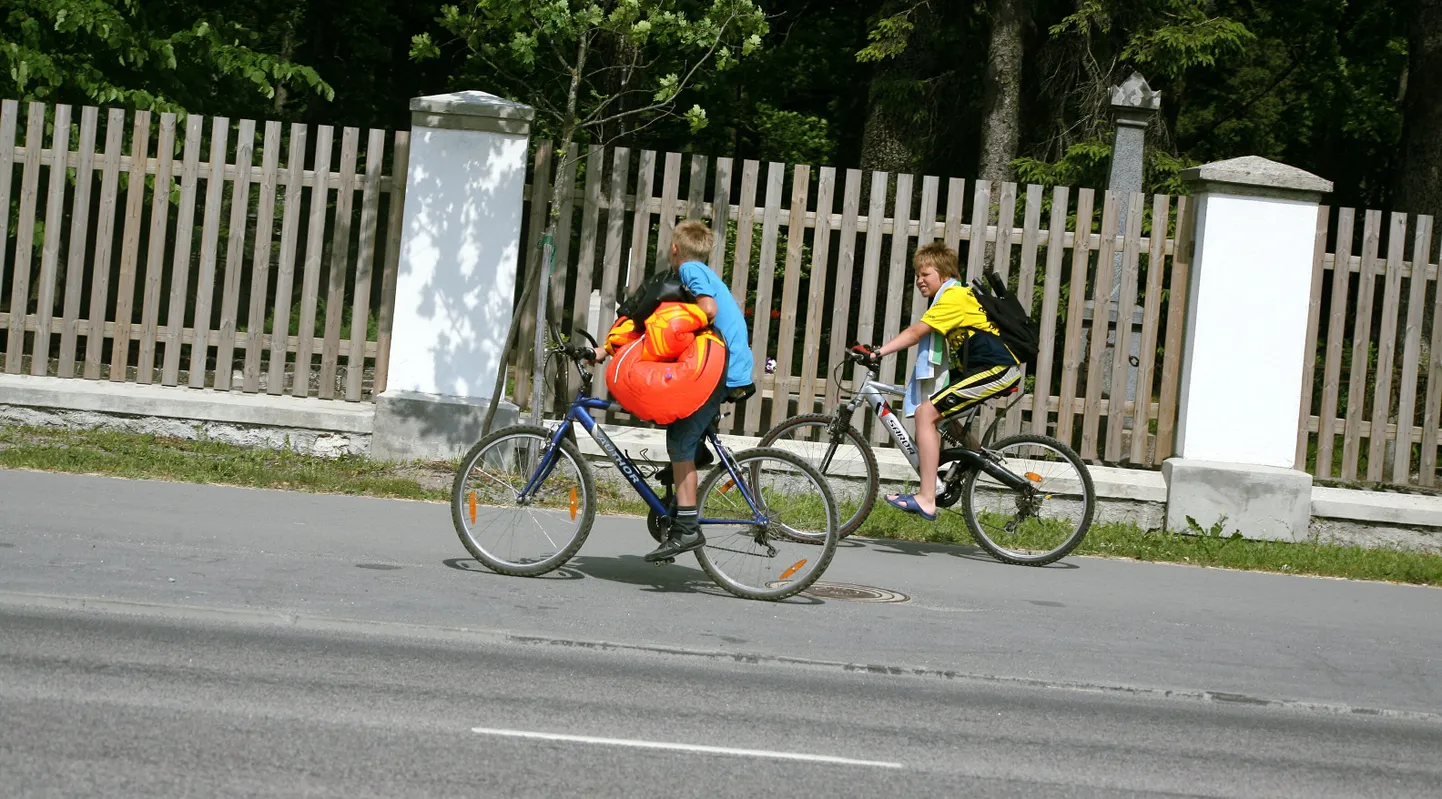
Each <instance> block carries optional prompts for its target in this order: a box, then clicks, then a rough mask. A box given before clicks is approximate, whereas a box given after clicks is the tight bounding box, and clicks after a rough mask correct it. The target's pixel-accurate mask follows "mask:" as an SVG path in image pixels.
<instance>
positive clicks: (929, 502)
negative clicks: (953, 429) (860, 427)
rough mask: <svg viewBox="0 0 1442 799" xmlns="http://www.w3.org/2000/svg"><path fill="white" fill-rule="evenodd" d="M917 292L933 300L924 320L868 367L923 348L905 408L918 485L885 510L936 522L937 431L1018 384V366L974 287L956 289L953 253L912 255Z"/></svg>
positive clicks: (937, 245) (938, 247)
mask: <svg viewBox="0 0 1442 799" xmlns="http://www.w3.org/2000/svg"><path fill="white" fill-rule="evenodd" d="M913 265H914V268H915V270H916V288H917V290H918V291H919V292H921V295H922V296H923V297H927V298H929V299H931V300H932V302H931V307H930V308H929V309H928V310H927V311H926V313H925V314H923V315H922V317H921V321H920V322H917V323H916V324H914V325H912V326H911V327H908V328H907V329H905V330H903V331H901V332H900V333H898V334H897V335H896V337H895V338H893V339H891V340H890V341H888V342H886V343H885V344H883V345H881V347H880V348H878V349H874V350H870V356H871V363H872V364H873V366H874V365H875V364H878V363H880V361H881V359H882V358H883V357H885V356H887V355H891V354H892V353H896V352H902V351H904V350H907V349H910V348H911V347H913V346H916V345H917V344H922V345H923V346H922V350H921V352H920V353H919V354H918V357H917V359H916V368H915V370H913V372H912V376H911V380H910V382H909V384H908V385H907V392H906V401H905V403H904V410H905V412H906V415H907V416H911V415H913V414H914V415H915V417H916V439H917V441H916V444H917V455H918V458H919V460H920V464H919V467H918V473H919V475H920V482H919V485H918V488H917V491H916V493H915V494H889V495H887V497H886V502H887V504H889V505H891V506H892V507H894V508H897V509H898V510H902V511H905V512H907V513H915V514H917V515H919V516H921V517H922V518H923V519H926V520H928V521H935V520H936V470H937V464H938V463H939V462H940V459H941V434H940V431H939V426H940V425H941V423H942V422H944V421H946V420H948V419H952V418H954V417H956V416H957V415H958V414H960V413H961V412H962V411H965V410H966V409H968V408H971V407H973V406H975V405H977V404H979V403H981V402H985V401H986V400H988V399H991V398H992V397H995V396H997V395H999V394H1001V393H1003V392H1005V391H1007V390H1008V389H1010V388H1012V387H1013V386H1015V385H1016V384H1017V382H1018V381H1019V380H1020V379H1021V366H1020V361H1019V359H1018V358H1017V357H1016V355H1015V354H1013V353H1012V351H1011V350H1010V349H1008V348H1007V346H1006V344H1004V343H1003V342H1002V340H1001V336H1000V335H999V331H998V329H997V327H996V325H995V324H994V323H993V322H992V321H991V320H990V319H989V318H988V317H987V315H986V312H985V311H984V310H983V309H982V307H981V303H980V302H978V301H977V299H976V295H975V294H974V293H973V292H972V289H971V288H969V287H967V286H964V285H962V284H961V282H960V280H961V267H960V264H959V262H958V259H957V255H956V251H955V250H953V249H951V248H950V247H948V246H946V245H945V244H943V243H941V242H933V243H931V244H927V245H925V246H923V247H921V248H920V249H918V250H917V251H916V256H915V259H914V260H913Z"/></svg>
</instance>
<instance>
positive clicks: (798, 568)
mask: <svg viewBox="0 0 1442 799" xmlns="http://www.w3.org/2000/svg"><path fill="white" fill-rule="evenodd" d="M805 565H806V558H802V559H801V560H798V561H796V563H795V564H794V565H792V567H791V568H789V569H787V570H786V571H784V572H781V576H780V577H779V578H777V579H780V580H785V579H786V578H787V577H790V576H791V575H793V574H795V573H797V572H798V571H801V567H802V566H805Z"/></svg>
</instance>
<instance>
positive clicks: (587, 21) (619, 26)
mask: <svg viewBox="0 0 1442 799" xmlns="http://www.w3.org/2000/svg"><path fill="white" fill-rule="evenodd" d="M439 23H440V25H441V27H442V28H443V29H444V30H445V31H447V32H448V33H450V34H451V35H452V36H454V37H455V39H454V40H453V41H452V42H446V43H440V44H438V43H436V42H435V41H434V40H433V39H432V37H431V36H430V34H429V33H423V34H419V35H417V36H416V37H415V39H414V43H413V45H412V50H411V52H412V56H413V57H414V58H417V59H426V58H434V57H437V56H439V55H440V54H441V47H442V46H443V45H444V46H451V45H458V46H460V47H462V48H464V61H463V68H462V75H484V76H485V79H486V82H487V83H488V84H491V85H496V82H497V81H498V80H499V82H500V83H499V88H500V90H501V92H502V93H504V94H506V95H507V96H508V97H509V98H510V99H513V100H516V101H518V102H523V103H526V104H527V105H531V106H533V107H535V109H536V111H537V117H538V118H537V126H538V128H540V130H541V131H542V132H549V133H551V134H552V135H554V136H555V137H556V138H557V139H559V143H558V145H557V149H556V152H558V153H559V154H560V156H561V157H560V158H559V159H558V161H561V162H562V163H559V164H557V166H556V174H555V178H554V179H553V182H552V190H551V196H552V197H559V196H560V194H561V189H562V184H561V181H562V178H563V177H564V175H565V172H566V170H565V163H564V159H565V158H567V157H568V153H569V151H570V146H571V143H572V142H573V141H576V140H577V138H578V136H584V137H586V138H588V139H589V140H591V141H594V142H596V143H605V140H604V139H603V138H601V136H600V132H601V131H602V130H604V129H605V128H606V126H608V125H613V124H614V123H619V122H622V121H626V122H628V123H634V124H630V125H628V126H627V127H626V128H625V130H627V131H628V132H629V133H634V132H635V131H636V130H638V129H643V128H645V127H646V126H649V125H651V124H654V123H655V122H657V121H659V120H662V119H667V118H671V117H675V116H681V117H682V118H684V119H685V120H686V121H687V122H688V123H689V125H690V127H691V129H692V130H693V131H697V130H700V129H702V128H704V127H705V126H706V122H707V120H706V110H705V109H704V108H702V107H701V105H700V104H697V103H693V104H692V105H691V107H690V108H687V109H685V110H684V111H681V112H678V111H677V109H678V108H680V107H681V106H682V105H684V103H683V100H682V98H683V96H685V95H686V93H687V92H688V91H690V90H692V89H693V88H695V87H696V86H698V85H701V84H704V83H705V82H706V81H707V80H708V79H709V78H711V77H712V76H713V75H714V74H715V73H716V72H722V71H725V70H727V69H729V68H731V67H732V66H733V65H734V64H735V63H736V62H737V60H738V59H740V58H742V57H744V56H746V55H749V54H750V53H751V52H752V51H753V50H755V49H756V48H757V47H758V46H759V45H760V44H761V37H762V35H764V34H765V33H766V31H767V24H766V18H765V15H764V13H763V12H762V11H761V9H760V8H758V7H757V6H756V4H755V3H754V2H752V0H711V1H710V4H709V5H704V6H703V5H701V4H698V3H693V2H682V1H681V0H594V2H591V3H589V4H588V3H584V2H582V3H577V4H575V7H573V6H572V4H571V3H566V2H555V0H469V2H467V3H466V4H465V5H463V6H461V5H450V6H443V7H442V9H441V17H440V19H439ZM559 215H560V209H559V206H558V205H555V204H553V205H552V206H551V209H550V214H549V217H548V219H547V222H546V231H545V233H544V234H543V236H542V239H541V240H542V242H543V245H544V251H543V254H542V257H541V268H540V269H533V270H529V271H530V274H529V275H527V280H526V285H525V288H524V289H523V290H522V294H521V299H520V305H521V307H525V306H526V304H527V302H528V301H529V296H530V294H531V292H532V291H535V290H539V292H540V297H539V299H538V300H537V305H536V309H537V310H536V339H535V349H536V354H537V358H538V360H539V356H540V353H541V350H542V348H543V347H544V344H545V335H546V330H545V328H546V319H547V318H548V317H550V316H552V314H548V310H549V308H550V303H548V301H547V296H546V294H547V286H548V285H549V283H550V271H551V252H552V242H553V241H554V239H555V233H556V224H557V221H558V218H559ZM537 287H538V288H537ZM519 322H520V315H519V314H517V315H516V317H515V319H513V321H512V324H511V330H510V332H509V334H508V335H507V344H506V349H507V350H509V349H510V348H511V346H512V345H513V342H514V340H515V336H516V333H517V331H518V330H519ZM504 379H505V359H504V358H502V359H501V368H500V372H499V374H498V376H497V380H496V384H497V385H498V386H499V385H504V384H505V383H504ZM542 387H543V375H542V370H540V369H537V370H535V375H534V379H533V383H532V390H531V418H532V421H533V422H534V423H539V422H540V416H541V407H542V402H541V392H542ZM499 396H500V392H496V397H494V398H492V403H491V410H490V412H488V414H487V419H486V425H487V427H489V425H490V420H491V418H493V417H494V415H495V407H496V402H497V401H498V398H499Z"/></svg>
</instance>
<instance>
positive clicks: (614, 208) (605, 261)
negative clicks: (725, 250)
mask: <svg viewBox="0 0 1442 799" xmlns="http://www.w3.org/2000/svg"><path fill="white" fill-rule="evenodd" d="M587 169H588V170H589V169H590V168H589V167H587ZM630 171H631V150H630V149H629V148H626V147H617V148H615V149H613V150H612V151H611V196H610V200H609V202H608V203H607V204H606V251H605V254H604V256H603V257H602V259H601V261H602V273H601V319H600V325H599V326H598V328H597V329H598V330H599V331H600V335H598V336H597V338H599V339H601V341H602V343H605V340H604V338H603V337H604V336H605V335H606V332H607V331H609V330H610V329H611V325H613V324H615V322H616V289H617V287H618V286H619V284H620V280H621V235H622V232H623V231H624V230H625V225H626V205H625V199H626V177H627V175H629V174H630ZM718 238H720V239H721V240H722V241H723V242H724V240H725V236H724V232H723V234H722V235H721V236H718ZM594 387H595V389H596V396H597V397H600V398H601V399H605V398H606V381H604V380H597V381H596V382H595V386H594ZM605 413H606V412H605V411H597V416H596V418H597V419H599V420H602V421H604V420H605Z"/></svg>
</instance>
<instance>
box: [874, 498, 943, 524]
mask: <svg viewBox="0 0 1442 799" xmlns="http://www.w3.org/2000/svg"><path fill="white" fill-rule="evenodd" d="M885 499H886V504H888V505H890V506H891V507H893V508H896V509H897V510H899V511H904V512H906V513H915V514H916V515H917V516H920V517H921V518H923V519H925V520H927V521H929V522H934V521H936V514H935V513H927V512H926V511H924V510H922V509H921V506H920V505H918V504H917V502H916V495H915V494H901V495H900V496H898V497H897V498H896V499H892V498H891V497H885Z"/></svg>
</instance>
